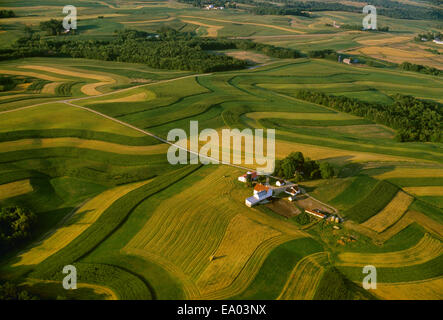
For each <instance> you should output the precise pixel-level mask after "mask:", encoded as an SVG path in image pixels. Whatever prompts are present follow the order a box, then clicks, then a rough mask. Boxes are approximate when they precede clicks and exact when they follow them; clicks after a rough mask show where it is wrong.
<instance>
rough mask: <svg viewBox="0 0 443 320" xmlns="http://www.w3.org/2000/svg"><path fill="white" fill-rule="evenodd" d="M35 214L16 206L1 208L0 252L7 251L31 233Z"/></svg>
mask: <svg viewBox="0 0 443 320" xmlns="http://www.w3.org/2000/svg"><path fill="white" fill-rule="evenodd" d="M36 220H37V219H36V216H35V215H34V214H33V213H32V212H31V211H30V210H27V209H25V208H21V207H18V206H12V207H6V208H2V209H1V211H0V252H6V251H9V250H10V249H12V248H15V247H17V246H18V245H20V244H21V243H22V242H23V241H24V240H25V239H28V238H29V237H30V236H31V234H32V228H33V227H34V224H35V222H36Z"/></svg>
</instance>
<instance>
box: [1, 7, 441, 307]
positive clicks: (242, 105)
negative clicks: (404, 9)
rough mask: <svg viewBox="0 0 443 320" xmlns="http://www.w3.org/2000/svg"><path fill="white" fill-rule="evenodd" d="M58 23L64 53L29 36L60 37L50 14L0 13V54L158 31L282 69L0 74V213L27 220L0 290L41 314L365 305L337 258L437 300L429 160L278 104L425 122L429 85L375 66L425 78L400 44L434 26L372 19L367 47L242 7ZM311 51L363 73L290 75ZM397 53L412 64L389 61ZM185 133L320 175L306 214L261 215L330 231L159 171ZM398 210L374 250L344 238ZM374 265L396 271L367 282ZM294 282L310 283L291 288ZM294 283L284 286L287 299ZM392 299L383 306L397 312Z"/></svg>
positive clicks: (30, 62) (186, 167)
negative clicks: (64, 305)
mask: <svg viewBox="0 0 443 320" xmlns="http://www.w3.org/2000/svg"><path fill="white" fill-rule="evenodd" d="M351 2H352V1H350V2H349V3H351ZM408 2H413V1H408ZM414 3H415V1H414ZM417 3H419V4H418V5H420V6H422V5H424V3H425V2H417ZM71 4H73V5H75V6H77V7H78V10H79V19H80V20H79V29H78V32H77V34H75V35H74V34H70V35H59V36H48V35H46V33H45V32H43V31H42V30H40V28H39V23H40V22H42V21H47V20H49V19H50V18H53V17H55V18H57V19H61V18H62V17H63V15H62V13H61V7H62V6H64V5H65V3H62V1H59V0H45V1H40V2H39V3H38V5H37V4H36V3H35V2H33V1H27V0H23V1H11V0H4V1H2V4H1V5H0V7H1V8H2V9H8V8H11V9H12V10H13V11H14V12H15V13H16V17H14V18H1V20H0V22H1V24H0V50H8V48H11V45H12V44H13V43H14V42H15V41H16V40H17V39H18V38H19V37H22V36H25V35H26V32H30V31H29V30H28V29H25V26H28V27H29V28H31V30H32V32H33V33H34V34H35V35H39V36H41V37H42V38H45V39H52V40H58V39H60V37H65V38H69V39H72V40H78V41H86V42H87V41H89V40H91V41H92V40H103V41H108V40H111V39H114V38H115V36H116V35H115V31H116V30H124V29H127V28H131V29H135V30H138V31H145V32H150V33H153V34H155V33H156V32H158V30H159V29H160V28H162V27H171V28H175V29H176V30H178V31H180V32H190V33H195V34H196V35H194V36H201V37H209V38H216V37H225V38H224V39H226V38H237V37H240V38H247V39H251V40H253V41H255V42H258V43H266V44H272V45H275V46H280V47H285V48H295V49H297V50H299V51H301V53H302V57H300V58H296V59H289V58H284V59H281V58H277V57H268V56H265V55H264V54H263V52H252V51H247V50H245V51H243V50H238V49H235V50H233V49H229V50H208V52H209V51H210V52H211V53H214V52H215V53H216V54H217V55H225V54H226V55H230V54H233V53H235V56H236V57H240V58H242V59H246V60H248V61H251V60H253V58H257V55H262V56H260V58H261V59H265V60H263V61H257V63H255V64H251V65H248V67H247V68H244V69H240V70H231V71H219V72H210V73H207V74H197V73H196V72H193V71H189V70H173V69H171V70H168V69H155V68H151V67H148V66H147V65H145V64H143V63H129V62H124V61H110V60H111V59H108V60H106V59H102V60H93V59H83V58H68V57H48V56H38V55H37V56H35V57H24V58H21V59H10V60H4V61H0V76H1V77H14V78H15V79H16V80H17V81H18V82H17V85H15V87H13V88H12V89H10V90H4V91H0V154H1V157H0V209H1V208H3V207H8V206H21V207H25V208H28V209H29V210H31V211H32V212H33V213H34V214H35V215H36V219H37V222H36V223H35V225H34V227H33V228H34V230H33V232H32V233H31V235H30V236H29V237H28V238H26V239H25V240H24V241H23V242H21V243H19V244H18V245H16V246H13V247H11V248H9V249H8V251H7V252H5V254H3V253H2V252H1V251H0V252H1V255H2V256H1V258H0V284H1V283H2V282H3V281H11V282H14V283H16V284H17V285H20V287H21V288H23V289H25V290H27V291H29V292H30V293H32V294H34V295H37V296H39V297H41V298H42V299H57V298H66V299H123V300H125V299H130V300H133V299H134V300H135V299H137V300H156V299H160V300H165V299H166V300H167V299H209V300H210V299H247V300H251V299H252V300H254V299H258V300H261V299H280V298H282V297H283V298H285V299H291V298H294V297H296V298H300V297H306V296H309V298H311V299H320V300H323V299H345V300H354V299H374V298H384V297H385V296H386V295H385V293H383V294H381V293H380V294H378V293H377V290H371V291H366V290H364V289H363V288H362V287H361V281H362V278H363V276H362V266H360V265H352V264H351V263H349V258H348V260H346V259H344V258H343V257H345V258H346V257H349V256H352V255H356V257H359V258H361V259H363V258H364V257H369V258H371V259H374V261H381V262H380V267H377V265H376V267H377V270H378V277H379V278H378V281H379V283H380V285H381V287H383V286H384V285H386V286H399V287H400V286H401V285H415V284H416V282H418V281H429V283H430V284H429V287H430V288H431V289H432V290H430V291H424V293H423V294H424V296H423V298H424V299H435V298H436V297H437V298H439V296H438V294H436V293H435V292H437V293H438V292H439V291H440V292H441V290H442V288H441V282H438V281H437V282H435V281H434V280H436V279H437V280H438V279H440V278H441V276H442V264H443V262H442V257H443V254H442V252H441V248H440V249H439V246H441V239H442V237H443V226H442V224H443V218H442V217H443V209H442V207H443V195H442V193H441V188H443V146H442V144H441V143H440V142H418V141H415V142H399V141H398V140H396V139H395V136H396V133H397V131H396V130H394V129H393V128H392V127H387V126H385V125H382V124H380V122H379V121H378V120H377V121H376V120H369V119H368V118H365V117H367V115H365V117H360V116H356V115H353V114H351V113H347V112H346V113H345V112H339V111H337V110H335V109H332V108H328V107H326V106H324V105H323V104H316V103H311V102H308V101H305V100H300V99H298V98H297V93H298V92H299V91H300V90H303V89H305V90H310V91H312V92H321V93H325V94H328V95H334V96H345V97H348V98H355V99H357V100H360V101H364V102H370V103H380V104H384V105H387V106H388V107H392V106H393V105H392V103H393V102H394V101H395V100H394V95H395V94H402V95H411V96H414V97H416V98H418V99H422V100H427V101H431V102H435V103H440V104H439V105H438V106H439V107H440V108H441V103H442V102H443V96H442V92H441V88H442V87H443V80H442V78H441V76H436V75H430V74H425V73H419V72H409V71H402V70H400V69H398V68H397V67H396V65H395V64H394V63H401V62H402V60H401V59H406V60H405V61H411V62H413V63H419V64H423V65H429V66H434V67H439V69H442V66H443V61H442V59H441V58H440V56H439V55H435V54H431V53H430V52H429V51H425V49H426V48H431V47H432V48H434V46H433V44H431V43H428V42H423V43H420V42H416V41H414V36H416V35H417V34H418V33H422V32H426V31H428V30H440V31H441V26H438V23H437V21H436V20H425V19H422V20H418V19H417V20H408V19H400V18H393V17H388V16H386V15H381V16H380V17H379V20H380V21H379V23H380V24H381V25H383V26H389V27H390V28H391V31H390V32H374V33H370V32H364V31H349V30H344V29H342V28H337V29H336V28H333V27H331V26H328V25H327V24H331V23H332V22H334V21H336V22H337V24H340V25H341V24H345V23H346V24H356V23H360V21H361V17H362V15H361V14H358V13H355V12H342V11H329V10H322V11H314V13H313V14H312V16H311V17H309V18H308V17H301V16H290V15H260V16H257V15H254V14H253V13H251V12H249V11H248V10H247V9H245V6H244V5H243V4H240V5H239V8H237V9H233V8H226V9H225V10H203V9H200V8H198V7H193V6H191V5H189V4H186V3H183V2H176V1H155V2H153V1H84V0H75V1H72V3H71ZM99 16H100V17H99ZM26 30H28V31H26ZM379 47H381V48H382V49H383V50H382V51H383V52H384V53H383V54H384V56H382V54H381V53H380V52H379V51H377V50H379V49H377V48H379ZM322 49H334V50H337V51H338V52H339V54H342V55H346V54H353V55H354V57H356V58H359V59H362V60H365V59H366V60H369V59H372V60H371V61H373V62H374V63H373V66H370V65H368V64H354V65H346V64H343V63H339V62H338V61H334V60H329V59H312V58H309V57H307V55H306V54H307V52H308V51H311V50H322ZM376 49H377V50H376ZM171 50H172V49H171ZM408 50H409V51H408ZM405 51H407V52H409V53H410V54H412V55H413V57H409V55H406V56H404V57H402V56H401V53H402V52H405ZM425 53H426V54H425ZM414 56H415V57H414ZM115 60H117V59H115ZM258 60H260V59H258ZM1 90H3V87H2V89H1ZM190 121H198V127H199V130H203V129H206V128H211V129H215V130H216V131H217V132H220V131H221V130H223V129H226V128H231V129H235V128H238V129H245V128H249V129H261V128H268V129H275V130H276V141H275V142H276V143H275V147H276V150H275V151H276V158H277V159H283V158H285V157H287V156H288V155H289V154H290V153H291V152H297V151H300V152H302V153H303V155H304V156H305V157H306V158H309V159H312V160H317V161H319V162H320V163H322V162H329V163H330V164H331V165H332V167H333V169H334V172H335V177H334V178H331V179H327V180H326V179H314V180H309V179H306V180H305V181H301V182H300V186H301V187H302V188H303V189H304V190H305V191H306V192H308V193H309V195H310V197H307V199H305V200H303V201H305V202H302V204H303V207H302V206H301V204H300V203H298V202H297V204H296V205H295V204H291V203H290V202H287V200H286V199H282V200H279V201H283V204H284V205H282V207H283V209H280V210H284V209H285V208H286V209H287V208H288V207H289V206H293V205H294V206H296V208H297V209H298V210H300V211H303V209H315V208H317V207H318V208H322V209H325V208H327V209H328V211H331V212H332V211H335V213H334V214H337V215H339V216H340V217H341V218H343V220H344V221H343V223H340V224H339V229H337V228H335V229H334V228H333V226H335V224H333V223H331V222H328V221H325V220H321V221H320V220H317V219H316V218H312V219H311V222H310V223H308V224H306V225H301V224H299V223H297V220H296V219H295V218H294V217H289V218H287V217H286V216H285V215H281V214H278V213H277V211H278V210H275V211H274V210H271V209H269V208H268V207H263V206H260V207H253V208H249V207H247V206H245V198H247V197H250V196H251V195H252V189H251V188H249V187H247V186H246V185H245V184H243V183H240V182H239V181H238V180H237V178H238V176H240V175H242V174H244V172H245V171H246V169H241V168H238V167H233V166H228V165H207V166H202V165H196V164H192V165H190V164H182V165H171V164H170V163H169V162H168V159H167V154H166V153H167V151H168V147H169V145H168V144H165V143H164V142H163V141H161V139H166V138H167V136H168V133H169V132H170V130H172V129H183V130H184V131H185V132H186V133H187V134H188V137H189V133H190ZM201 143H203V142H201ZM226 151H231V150H223V152H226ZM242 165H243V166H246V167H248V168H251V169H252V168H254V167H253V165H250V164H242ZM275 179H276V178H273V179H272V181H275ZM291 179H292V178H291ZM403 192H404V193H406V194H407V197H408V199H409V200H410V202H407V203H406V202H405V206H404V208H403V207H402V208H403V210H402V212H399V213H398V217H396V219H395V221H391V223H390V224H389V226H386V227H385V228H380V229H376V230H378V231H380V232H378V231H375V230H373V229H371V228H369V227H367V226H366V225H365V224H364V222H366V221H368V220H369V219H371V218H374V217H377V215H378V214H380V213H383V214H386V211H383V210H384V209H385V208H386V207H387V206H389V204H390V203H391V202H392V201H393V199H394V198H395V197H396V195H397V194H398V193H401V194H404V193H403ZM391 205H392V204H391ZM388 208H389V207H388ZM403 211H404V212H403ZM378 217H380V216H378ZM380 220H382V219H380ZM429 239H431V240H429ZM0 241H1V239H0ZM425 241H430V243H431V244H432V245H429V246H428V247H427V249H429V251H430V252H429V255H428V256H426V254H427V251H426V250H421V249H420V248H421V247H420V245H423V243H424V244H426V243H427V242H425ZM0 245H1V242H0ZM416 247H417V248H416ZM1 248H2V247H1V246H0V250H1ZM415 249H417V250H415ZM439 250H440V251H439ZM411 252H412V254H409V253H411ZM389 255H392V257H394V258H395V259H397V260H398V261H399V263H398V264H397V265H395V266H388V265H386V261H388V260H389V259H387V260H386V261H385V260H383V259H385V257H391V256H389ZM362 257H363V258H362ZM376 259H379V260H376ZM402 259H403V260H402ZM414 259H415V260H414ZM397 260H396V261H397ZM362 261H363V260H362ZM371 261H372V260H371ZM346 263H348V264H346ZM402 263H403V265H402ZM68 264H73V265H75V266H76V267H77V269H78V274H79V284H80V285H79V290H78V291H76V292H75V293H66V292H64V290H62V289H61V288H62V287H61V280H62V278H63V274H62V272H61V271H62V269H63V266H65V265H68ZM309 268H310V269H309ZM306 270H308V271H306ZM303 272H312V274H311V273H310V274H309V277H305V278H304V277H303V275H302V274H301V273H303ZM294 275H295V277H294ZM311 277H312V279H311ZM294 279H302V280H303V281H301V282H300V284H299V286H297V283H295V280H294ZM311 280H312V281H313V282H312V283H311V282H310V281H311ZM397 289H398V288H397V287H396V290H397ZM398 290H399V291H393V292H394V293H393V296H392V299H396V298H404V297H405V296H406V298H408V297H411V295H408V294H410V293H408V292H407V290H406V289H404V290H403V291H402V289H401V288H400V289H398ZM431 291H432V292H434V293H429V292H431ZM399 292H401V293H402V294H401V295H400V294H399ZM304 294H305V295H304ZM395 294H398V296H396V295H395ZM403 294H404V295H403Z"/></svg>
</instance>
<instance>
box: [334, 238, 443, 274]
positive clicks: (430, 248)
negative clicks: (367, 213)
mask: <svg viewBox="0 0 443 320" xmlns="http://www.w3.org/2000/svg"><path fill="white" fill-rule="evenodd" d="M442 253H443V246H442V243H441V241H440V240H438V239H436V238H434V237H432V236H431V235H429V234H426V235H425V236H424V237H423V238H422V239H421V240H420V242H419V243H417V244H416V245H415V246H413V247H411V248H409V249H406V250H402V251H396V252H387V253H356V252H344V253H340V254H339V255H338V258H339V260H340V261H341V262H339V265H341V266H354V267H359V266H362V265H363V266H364V265H374V266H376V267H380V268H390V267H406V266H411V265H415V264H421V263H424V262H426V261H429V260H432V259H434V258H437V257H438V256H439V255H441V254H442Z"/></svg>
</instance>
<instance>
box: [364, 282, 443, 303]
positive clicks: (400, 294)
mask: <svg viewBox="0 0 443 320" xmlns="http://www.w3.org/2000/svg"><path fill="white" fill-rule="evenodd" d="M373 293H374V294H375V295H377V296H379V297H380V298H382V299H386V300H443V278H437V279H431V280H425V281H414V282H406V283H377V289H376V290H373Z"/></svg>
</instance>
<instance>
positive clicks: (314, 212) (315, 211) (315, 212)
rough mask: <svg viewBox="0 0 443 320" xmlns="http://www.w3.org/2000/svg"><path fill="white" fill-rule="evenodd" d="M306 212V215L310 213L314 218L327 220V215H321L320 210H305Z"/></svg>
mask: <svg viewBox="0 0 443 320" xmlns="http://www.w3.org/2000/svg"><path fill="white" fill-rule="evenodd" d="M305 212H306V213H309V214H310V215H313V216H315V217H317V218H320V219H324V218H326V215H325V214H323V213H321V212H320V210H318V209H314V210H305Z"/></svg>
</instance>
